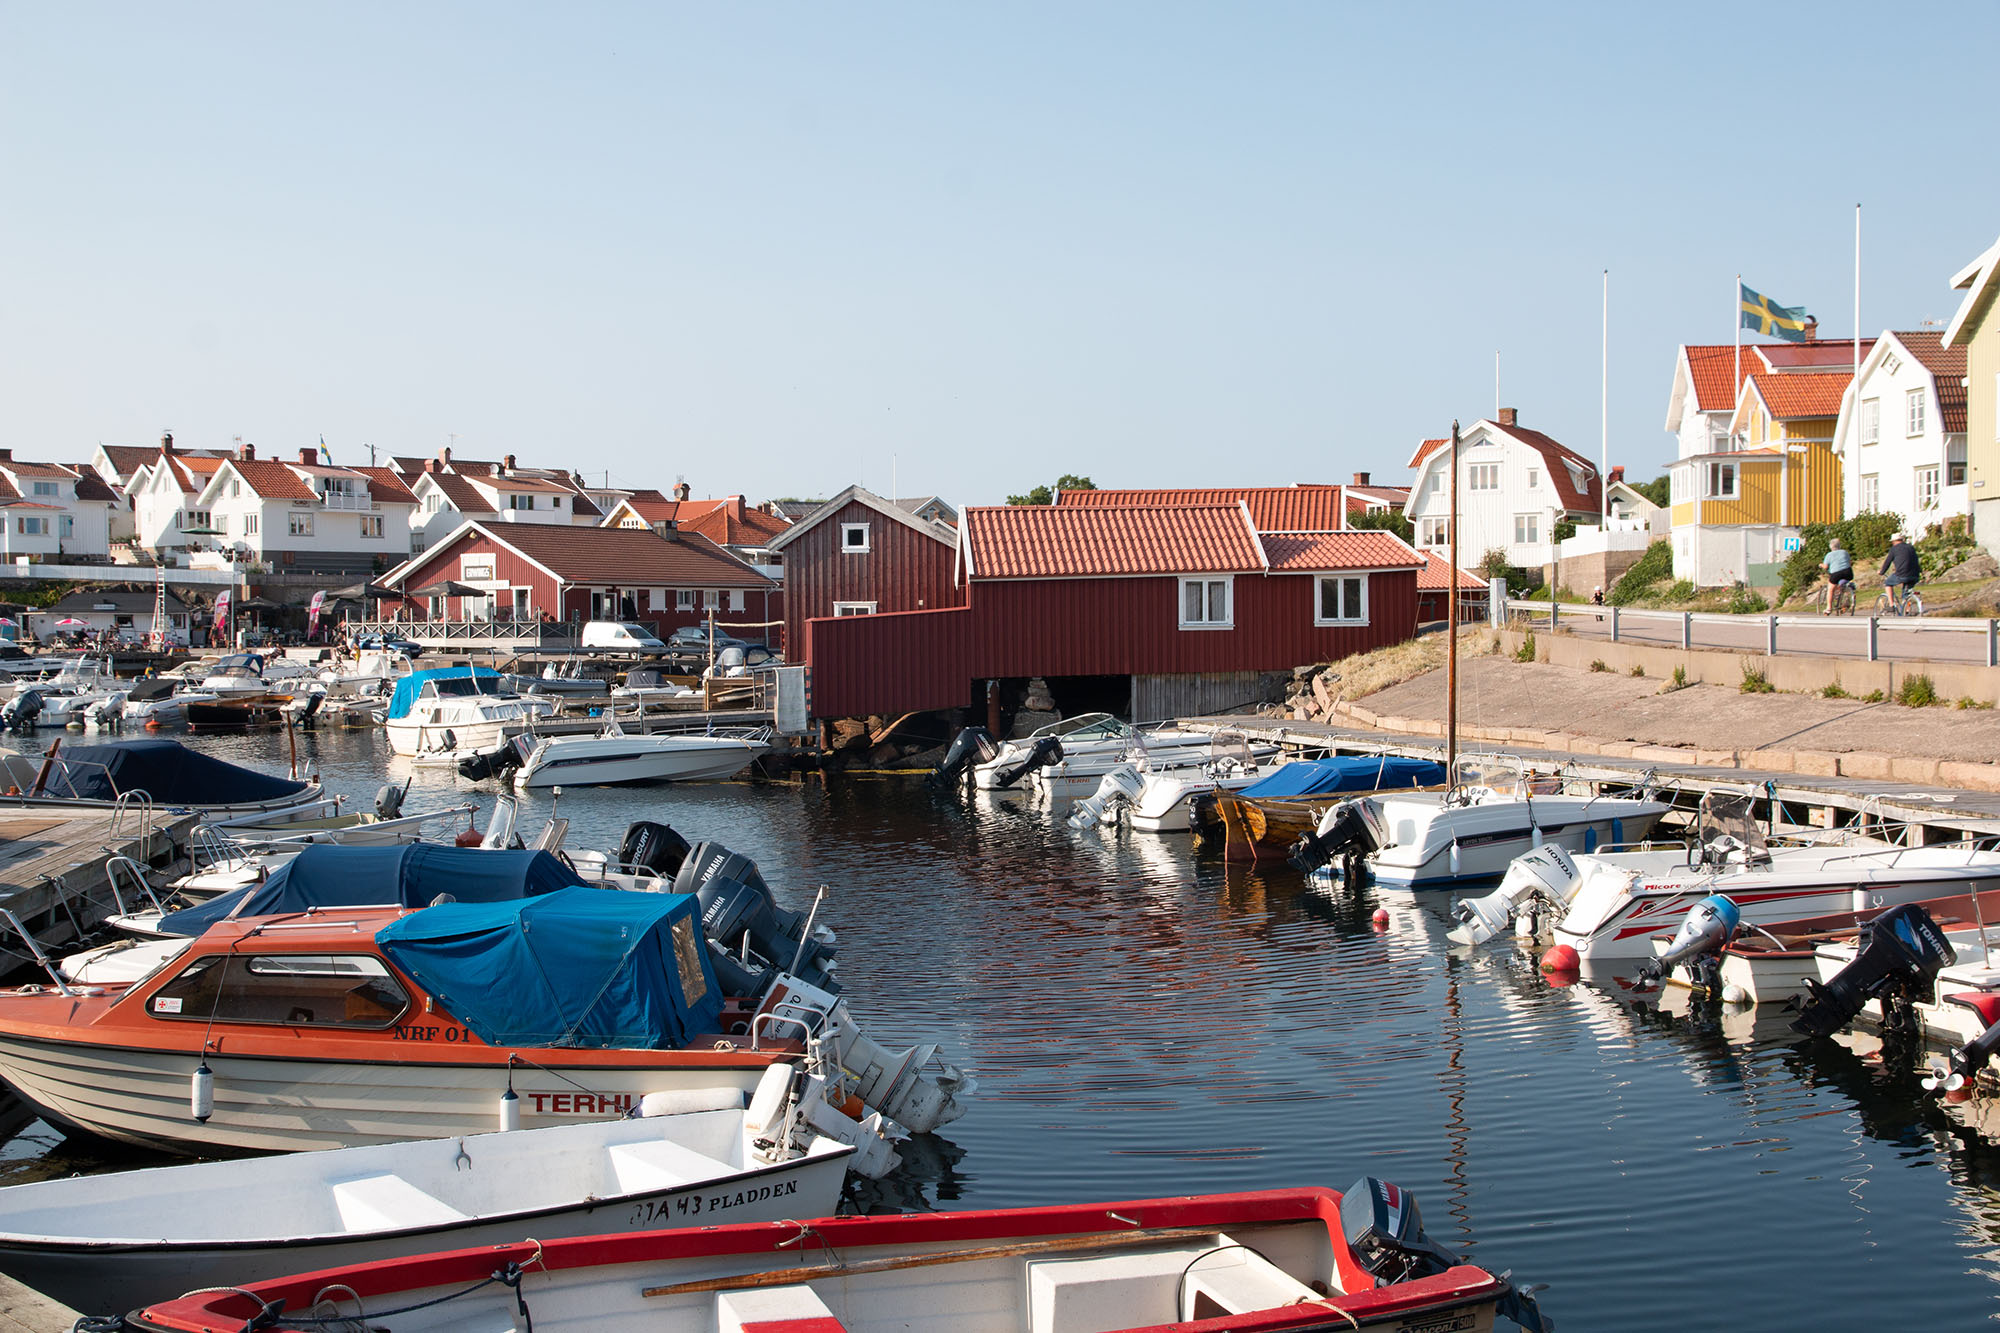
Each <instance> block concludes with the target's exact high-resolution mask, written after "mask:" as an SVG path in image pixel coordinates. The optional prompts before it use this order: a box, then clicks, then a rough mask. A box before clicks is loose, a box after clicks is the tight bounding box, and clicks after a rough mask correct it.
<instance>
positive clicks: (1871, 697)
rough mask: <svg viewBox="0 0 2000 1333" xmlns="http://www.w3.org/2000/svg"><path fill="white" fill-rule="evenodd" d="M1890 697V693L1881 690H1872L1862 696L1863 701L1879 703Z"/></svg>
mask: <svg viewBox="0 0 2000 1333" xmlns="http://www.w3.org/2000/svg"><path fill="white" fill-rule="evenodd" d="M1888 697H1889V696H1888V695H1886V694H1884V693H1882V691H1880V690H1870V691H1868V693H1866V694H1864V695H1862V696H1861V702H1862V703H1865V704H1879V703H1881V702H1882V701H1883V700H1884V699H1886V698H1888Z"/></svg>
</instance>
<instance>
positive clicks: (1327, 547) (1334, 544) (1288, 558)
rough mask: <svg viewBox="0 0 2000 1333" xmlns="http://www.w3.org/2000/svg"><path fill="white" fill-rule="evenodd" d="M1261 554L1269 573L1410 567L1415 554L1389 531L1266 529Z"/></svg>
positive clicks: (1412, 564)
mask: <svg viewBox="0 0 2000 1333" xmlns="http://www.w3.org/2000/svg"><path fill="white" fill-rule="evenodd" d="M1264 554H1266V555H1268V556H1270V557H1271V569H1272V572H1274V573H1276V572H1278V571H1283V572H1285V573H1293V574H1296V573H1306V572H1309V571H1310V572H1317V571H1319V570H1326V569H1413V568H1415V567H1416V566H1417V564H1418V556H1417V553H1416V552H1415V551H1413V550H1411V549H1410V548H1409V547H1408V546H1406V545H1404V544H1403V539H1402V538H1400V537H1398V536H1397V535H1396V534H1395V533H1393V532H1382V531H1380V530H1369V531H1361V532H1355V531H1348V532H1267V533H1265V534H1264Z"/></svg>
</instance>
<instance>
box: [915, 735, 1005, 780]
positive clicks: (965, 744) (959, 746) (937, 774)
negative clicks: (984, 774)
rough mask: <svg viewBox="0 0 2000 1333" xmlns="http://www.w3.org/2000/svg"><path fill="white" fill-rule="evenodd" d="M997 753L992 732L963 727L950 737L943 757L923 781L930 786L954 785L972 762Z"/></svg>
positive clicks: (983, 760) (978, 762) (982, 760)
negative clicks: (949, 743) (949, 742)
mask: <svg viewBox="0 0 2000 1333" xmlns="http://www.w3.org/2000/svg"><path fill="white" fill-rule="evenodd" d="M997 753H999V751H998V750H996V749H995V748H994V745H993V733H992V732H990V731H988V730H987V729H986V728H984V727H965V728H963V729H961V730H960V731H959V733H958V735H956V736H954V737H952V738H951V745H950V746H949V747H948V748H947V749H946V750H945V752H944V758H943V759H942V760H941V761H940V762H939V763H938V766H937V767H936V768H934V769H932V770H931V775H930V776H929V777H928V778H925V779H924V781H925V782H927V783H929V784H930V785H931V786H932V787H955V786H957V785H958V784H959V783H960V782H961V781H963V780H964V778H965V774H966V773H967V771H968V770H970V769H971V767H972V766H973V765H974V764H983V763H985V762H986V761H987V760H989V759H991V758H992V757H993V756H994V755H995V754H997Z"/></svg>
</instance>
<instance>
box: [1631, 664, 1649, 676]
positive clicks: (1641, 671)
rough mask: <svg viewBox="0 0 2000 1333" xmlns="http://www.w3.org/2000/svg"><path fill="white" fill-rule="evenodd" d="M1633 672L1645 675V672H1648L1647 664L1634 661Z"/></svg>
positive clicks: (1637, 674)
mask: <svg viewBox="0 0 2000 1333" xmlns="http://www.w3.org/2000/svg"><path fill="white" fill-rule="evenodd" d="M1631 674H1632V675H1635V676H1643V675H1645V674H1646V668H1645V665H1644V664H1643V663H1640V662H1634V663H1633V664H1632V671H1631Z"/></svg>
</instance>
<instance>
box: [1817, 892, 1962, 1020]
mask: <svg viewBox="0 0 2000 1333" xmlns="http://www.w3.org/2000/svg"><path fill="white" fill-rule="evenodd" d="M1957 961H1958V951H1957V950H1955V949H1953V948H1952V947H1951V941H1950V940H1948V939H1946V938H1945V936H1944V932H1943V931H1942V930H1940V929H1939V928H1938V923H1937V922H1935V921H1933V920H1932V919H1931V914H1930V913H1929V912H1926V911H1925V910H1924V909H1923V908H1921V907H1919V906H1917V905H1916V904H1915V903H1904V904H1903V905H1902V906H1901V907H1892V908H1890V909H1889V910H1888V911H1886V912H1884V913H1882V915H1880V916H1878V917H1876V918H1875V919H1874V920H1872V921H1870V922H1869V923H1868V924H1867V925H1865V926H1863V927H1862V928H1861V939H1860V946H1859V948H1857V949H1856V951H1855V954H1854V961H1853V962H1851V963H1849V964H1848V965H1847V966H1846V967H1843V968H1841V969H1840V971H1838V972H1836V973H1834V975H1833V979H1832V980H1830V981H1828V982H1827V983H1826V984H1825V985H1821V984H1820V983H1819V982H1817V981H1814V980H1813V979H1811V978H1810V977H1808V978H1806V990H1807V991H1808V992H1809V994H1810V998H1809V999H1807V1001H1806V1003H1805V1007H1804V1008H1802V1009H1801V1010H1800V1011H1799V1016H1798V1018H1796V1019H1794V1020H1793V1022H1792V1028H1793V1030H1794V1031H1797V1032H1803V1033H1804V1034H1806V1035H1807V1036H1808V1037H1830V1036H1832V1035H1833V1034H1834V1033H1836V1032H1838V1031H1840V1030H1841V1029H1842V1028H1844V1027H1846V1026H1847V1025H1848V1024H1849V1023H1851V1022H1853V1021H1854V1016H1855V1015H1856V1014H1858V1013H1860V1012H1861V1007H1862V1006H1863V1005H1865V1004H1867V1003H1868V1002H1869V1001H1870V1000H1880V1001H1881V1002H1882V1017H1883V1022H1884V1024H1885V1025H1889V1024H1892V1023H1894V1022H1895V1021H1896V1016H1895V1015H1894V1014H1893V1013H1892V1012H1891V1011H1892V1010H1893V1009H1894V1008H1895V1007H1896V1006H1897V1002H1898V1001H1902V1002H1907V1001H1909V1000H1913V999H1916V998H1919V997H1922V996H1927V995H1928V994H1929V993H1930V991H1931V990H1932V988H1933V987H1934V986H1935V985H1936V983H1937V974H1938V973H1939V972H1940V971H1942V970H1943V969H1944V968H1947V967H1950V966H1951V965H1952V964H1953V963H1956V962H1957Z"/></svg>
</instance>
